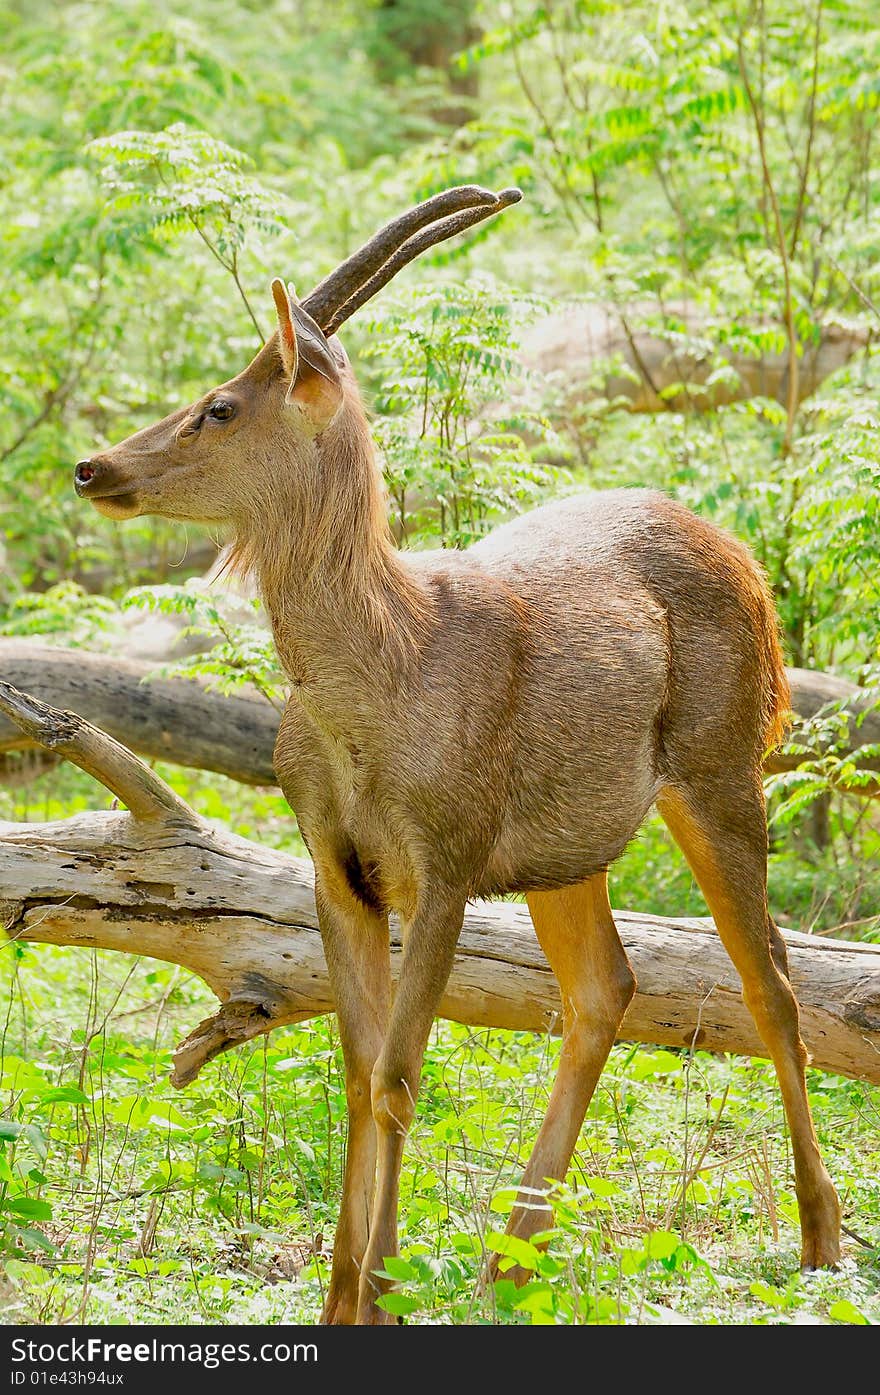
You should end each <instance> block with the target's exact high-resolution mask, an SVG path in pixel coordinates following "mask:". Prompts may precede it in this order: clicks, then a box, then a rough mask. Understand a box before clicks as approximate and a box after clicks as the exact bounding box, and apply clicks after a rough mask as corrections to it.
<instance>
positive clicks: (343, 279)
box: [302, 184, 522, 335]
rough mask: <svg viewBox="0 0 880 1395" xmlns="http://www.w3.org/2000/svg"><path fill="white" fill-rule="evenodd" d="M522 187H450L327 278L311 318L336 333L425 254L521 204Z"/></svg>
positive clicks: (310, 303) (307, 306) (309, 304)
mask: <svg viewBox="0 0 880 1395" xmlns="http://www.w3.org/2000/svg"><path fill="white" fill-rule="evenodd" d="M521 198H522V194H521V192H520V190H519V189H502V191H501V193H500V194H493V193H492V192H491V190H489V189H482V188H480V186H479V185H477V184H463V185H460V186H459V187H457V188H455V189H445V190H444V191H443V193H441V194H434V196H433V197H432V198H430V199H426V200H425V201H424V203H420V204H417V205H416V207H415V208H411V209H409V210H408V212H406V213H402V214H401V215H400V216H399V217H398V218H394V219H392V221H391V222H390V223H386V225H385V227H384V228H380V230H379V231H378V232H377V233H376V234H375V235H374V236H373V237H371V238H370V240H369V242H367V243H365V244H364V246H363V247H361V248H360V249H359V250H358V251H357V252H354V253H353V254H352V255H351V256H350V257H348V258H347V260H346V261H344V262H343V263H342V265H341V266H338V267H337V268H336V270H335V271H332V272H331V273H330V275H329V276H326V277H325V278H324V280H323V281H321V283H320V284H319V285H317V286H316V287H315V289H314V290H313V291H312V292H311V293H310V294H309V295H308V296H306V298H305V300H304V301H303V302H302V305H303V309H304V310H307V311H308V313H309V314H310V315H311V316H312V319H313V320H315V321H316V322H317V324H319V325H320V326H321V328H322V329H323V330H324V333H325V334H328V335H329V334H333V333H335V331H336V330H337V329H338V328H339V326H340V325H341V324H342V323H343V321H345V320H347V319H348V318H349V316H350V315H353V314H354V312H355V310H358V309H359V308H360V307H361V306H362V305H364V304H365V303H366V301H368V300H369V299H370V297H371V296H373V295H375V294H376V292H377V291H378V290H380V289H381V287H382V286H384V285H385V284H386V283H387V282H388V281H390V280H391V278H392V276H394V275H395V274H396V273H397V272H398V271H399V270H400V269H401V267H404V266H406V264H407V262H411V261H412V260H413V258H414V257H417V256H418V255H419V253H420V252H424V251H425V250H426V249H427V248H428V247H432V246H434V244H435V243H437V242H444V241H445V240H446V239H447V238H450V237H454V236H455V234H456V233H459V232H463V231H464V230H465V229H466V228H470V227H473V226H474V224H475V223H479V222H482V221H483V219H484V218H491V217H492V215H493V214H495V213H500V212H501V210H502V209H504V208H509V207H510V205H511V204H514V203H519V201H520V199H521Z"/></svg>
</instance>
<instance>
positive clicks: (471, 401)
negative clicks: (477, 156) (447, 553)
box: [364, 278, 559, 547]
mask: <svg viewBox="0 0 880 1395" xmlns="http://www.w3.org/2000/svg"><path fill="white" fill-rule="evenodd" d="M538 309H539V304H538V302H536V301H535V299H534V298H533V297H532V298H529V297H525V296H514V295H511V294H510V293H509V292H504V291H503V290H502V289H501V288H500V287H498V286H496V285H495V284H493V283H492V282H488V281H486V280H484V279H480V278H472V279H471V280H469V281H468V283H467V284H466V285H463V286H449V285H439V286H430V287H427V288H423V289H421V290H417V291H414V292H412V293H411V294H409V295H406V296H400V297H398V298H397V299H396V301H393V302H392V303H391V305H390V307H389V308H386V307H383V314H382V318H381V319H374V321H373V323H372V324H371V326H370V330H371V338H370V342H369V345H368V346H367V348H366V349H365V351H364V352H365V356H367V357H370V358H376V359H377V360H378V379H379V383H380V384H381V386H380V388H379V390H378V392H377V394H376V399H375V405H376V409H377V411H378V413H379V417H378V419H377V422H376V435H377V438H378V441H379V444H380V446H381V448H382V450H383V453H384V468H385V477H386V480H387V483H388V490H389V493H390V496H391V500H392V514H391V518H392V525H393V526H395V527H396V529H397V530H398V531H399V534H400V536H401V538H402V539H403V540H404V541H406V542H408V543H410V544H412V543H414V542H418V541H420V540H424V539H425V538H430V537H431V536H432V535H433V536H437V535H439V537H440V539H441V541H442V543H443V544H444V546H453V547H466V546H467V545H468V543H470V542H474V541H476V539H477V538H478V537H480V536H481V534H482V533H483V532H485V530H486V529H487V528H488V527H489V526H490V524H491V522H493V521H497V520H498V519H499V518H500V517H503V516H504V515H505V514H509V513H510V512H511V511H514V510H519V509H521V508H523V507H528V506H529V505H531V504H534V503H537V502H540V493H541V491H542V490H546V489H547V488H548V486H550V485H551V484H552V483H553V482H554V481H555V479H557V478H558V473H559V472H558V471H556V470H554V469H553V468H552V467H550V466H548V465H546V464H542V463H540V462H539V461H536V460H535V459H534V458H533V451H532V449H531V448H530V446H529V445H528V444H527V442H526V440H525V439H524V436H525V433H528V434H529V435H530V436H531V437H532V439H533V441H534V440H535V439H537V440H538V441H543V440H545V439H546V436H547V428H548V424H547V422H546V421H545V420H544V419H542V418H541V417H540V416H538V415H537V413H534V412H531V413H530V412H529V411H528V410H526V409H524V410H522V411H520V412H519V413H517V414H515V415H514V414H511V412H510V410H509V398H510V392H511V388H512V386H513V384H514V383H515V382H516V381H517V380H519V379H521V378H522V376H523V370H522V368H521V366H520V363H519V361H518V359H517V357H516V348H517V340H516V337H515V336H516V330H517V325H518V324H522V323H523V321H524V320H525V318H526V317H527V316H532V317H534V315H535V314H536V313H537V311H538Z"/></svg>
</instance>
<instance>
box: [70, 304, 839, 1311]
mask: <svg viewBox="0 0 880 1395" xmlns="http://www.w3.org/2000/svg"><path fill="white" fill-rule="evenodd" d="M279 284H280V283H279ZM276 303H277V304H278V306H279V314H280V315H281V320H282V326H281V327H282V336H281V338H280V339H278V338H277V337H276V338H275V339H274V340H273V341H271V342H270V343H269V344H268V345H267V346H266V347H265V348H264V349H263V351H262V352H261V353H260V354H259V355H258V356H257V358H256V359H255V360H254V362H253V363H252V364H251V365H250V366H249V368H248V369H246V370H245V372H244V373H242V374H241V375H239V377H238V378H236V379H233V380H232V381H231V382H230V383H228V384H225V385H224V386H223V387H222V388H220V389H217V390H216V392H215V393H212V394H208V396H207V397H206V398H205V399H203V401H202V403H200V404H196V406H195V407H194V408H192V409H189V411H188V413H187V412H184V413H176V414H175V415H174V416H173V417H171V418H168V419H167V420H166V421H165V422H163V423H159V425H158V426H156V427H153V428H150V429H149V430H148V431H146V432H141V433H139V434H138V436H135V437H133V438H132V439H131V441H128V442H123V443H122V444H121V445H120V446H117V447H114V448H113V450H110V451H108V452H106V453H105V454H104V455H103V456H98V457H94V458H93V460H92V461H90V462H88V466H89V470H91V471H92V478H91V479H89V480H81V481H80V484H79V487H80V492H82V493H83V494H84V495H85V497H93V498H95V500H96V503H97V505H98V507H101V508H103V509H104V511H105V512H108V513H110V514H111V516H117V517H120V516H121V517H128V516H133V515H134V514H136V513H141V512H159V513H165V514H170V515H171V516H178V517H188V518H208V519H222V520H225V521H228V522H229V523H231V525H232V528H233V531H234V535H235V539H236V555H237V559H238V565H240V566H242V567H246V568H249V569H253V570H254V571H255V572H256V574H257V576H258V577H259V580H260V585H261V588H262V592H263V596H264V598H265V602H266V605H267V608H268V612H269V615H270V617H271V621H272V626H273V631H274V634H275V639H276V643H277V647H278V652H279V655H280V657H281V660H282V663H283V664H284V667H285V669H286V670H287V672H288V674H289V675H290V679H291V683H292V685H293V686H292V694H291V699H290V702H289V704H288V706H287V709H286V711H285V714H284V718H283V720H282V723H281V729H280V732H279V737H278V745H277V749H276V768H277V772H278V776H279V779H280V782H281V785H282V787H283V789H284V791H285V794H286V795H287V797H288V799H289V801H290V803H291V805H292V807H293V808H294V809H295V810H296V813H297V816H298V819H299V824H300V828H301V830H302V834H303V837H304V838H305V840H306V842H307V844H308V847H309V849H310V851H311V854H312V857H313V859H314V863H315V876H316V895H317V901H318V907H319V915H320V920H321V930H322V935H323V939H324V944H325V949H326V954H327V960H328V966H329V969H330V976H331V982H332V985H333V990H334V996H335V999H336V1003H337V1010H338V1014H339V1022H340V1031H341V1035H342V1042H343V1049H344V1053H345V1060H346V1071H347V1091H348V1098H349V1109H350V1120H351V1131H352V1132H351V1145H350V1153H349V1163H348V1166H347V1169H346V1178H345V1189H344V1195H343V1204H342V1214H341V1217H340V1224H339V1230H338V1234H337V1245H336V1251H335V1254H334V1264H333V1276H332V1282H331V1288H330V1293H329V1295H328V1299H327V1303H326V1305H325V1319H326V1320H327V1321H353V1320H355V1318H357V1320H359V1321H364V1322H382V1321H385V1320H387V1315H385V1314H383V1312H382V1310H381V1309H379V1308H378V1307H377V1306H376V1301H375V1300H376V1297H377V1296H378V1294H379V1293H380V1292H381V1291H382V1290H383V1288H385V1287H387V1281H386V1280H381V1279H378V1278H377V1277H375V1272H374V1271H375V1270H377V1269H379V1268H381V1267H382V1260H383V1258H384V1257H385V1256H386V1255H388V1254H393V1253H394V1252H395V1247H396V1209H397V1178H398V1173H399V1167H400V1159H401V1152H402V1146H403V1138H404V1135H405V1133H406V1130H407V1128H408V1126H409V1122H410V1120H411V1118H412V1113H413V1109H414V1105H415V1098H416V1095H417V1093H418V1083H419V1075H420V1070H421V1061H422V1055H423V1052H424V1048H425V1043H426V1040H427V1037H428V1032H429V1029H430V1024H431V1021H432V1018H433V1015H434V1012H435V1010H436V1007H437V1004H438V1002H439V999H440V996H441V994H442V991H443V988H444V985H445V983H446V979H447V976H448V973H449V969H450V966H451V963H452V958H453V955H454V952H455V946H456V942H457V938H458V934H459V931H460V928H461V922H462V916H463V912H464V906H465V903H466V900H467V899H468V898H469V897H472V896H475V895H497V894H501V893H509V892H514V891H519V892H525V893H526V894H527V896H528V899H529V906H530V908H531V910H532V913H533V917H534V919H535V924H536V928H537V930H538V933H539V935H540V937H541V942H542V944H544V945H545V948H546V951H547V954H548V957H549V958H550V960H551V963H552V965H553V967H554V970H555V971H556V972H557V974H558V976H559V978H560V983H561V986H562V990H563V998H564V1002H565V1014H566V1016H565V1046H564V1052H563V1069H562V1072H561V1074H560V1083H559V1084H558V1087H557V1088H556V1089H555V1090H554V1095H553V1101H552V1105H551V1111H550V1113H549V1115H548V1122H547V1124H546V1126H545V1129H544V1130H542V1134H541V1136H540V1137H539V1140H538V1143H537V1144H536V1148H535V1153H534V1155H533V1158H532V1161H531V1163H530V1165H529V1169H528V1172H527V1182H528V1185H529V1186H533V1185H538V1186H540V1185H542V1183H543V1179H544V1178H546V1177H561V1176H563V1175H564V1173H565V1169H566V1167H567V1164H568V1159H569V1157H570V1153H571V1148H572V1147H573V1144H574V1140H575V1138H576V1136H577V1132H578V1129H579V1128H580V1124H581V1122H582V1119H583V1113H584V1110H585V1109H586V1106H587V1103H588V1101H589V1098H590V1095H591V1093H592V1090H593V1087H594V1085H595V1080H596V1078H597V1076H598V1073H599V1070H600V1069H601V1065H602V1062H603V1061H604V1059H605V1055H606V1054H607V1051H608V1048H609V1046H610V1044H611V1042H612V1041H613V1039H614V1036H615V1034H616V1032H617V1031H618V1029H619V1026H620V1020H621V1017H622V1015H623V1012H624V1010H625V1007H626V1003H627V1001H628V998H629V995H630V994H631V992H632V976H631V972H630V970H629V967H628V965H627V964H626V957H625V955H624V953H623V950H622V947H621V946H620V943H619V940H618V938H617V935H616V931H615V930H614V925H613V919H612V917H611V913H610V909H609V908H608V902H607V893H606V892H605V872H606V869H607V868H608V867H609V865H610V864H611V863H613V861H614V860H615V859H616V858H617V857H618V856H619V854H620V853H621V851H622V850H623V848H624V847H625V846H626V843H627V841H628V840H629V839H630V838H632V837H633V835H634V834H635V833H636V831H637V830H638V828H639V826H640V825H641V823H642V820H643V819H644V817H645V815H646V814H647V812H648V811H649V809H650V808H651V806H652V805H653V804H654V803H655V801H657V802H658V803H659V807H660V809H661V811H662V812H663V813H664V816H665V817H667V820H668V821H669V823H670V827H671V828H672V830H673V832H674V833H675V836H676V837H677V838H678V839H679V841H680V842H681V844H682V846H683V847H684V849H685V852H686V854H687V855H688V856H689V857H690V858H691V862H692V866H693V867H694V872H695V875H696V876H697V878H698V880H699V881H700V884H701V886H702V887H703V890H704V892H705V894H706V897H707V900H708V901H709V904H710V905H711V906H712V909H713V912H714V913H715V915H716V918H717V919H718V923H719V929H720V930H721V933H722V935H723V936H724V938H725V943H726V944H727V945H728V947H729V948H730V952H731V954H732V955H733V957H734V960H735V962H736V963H737V966H738V968H739V969H740V973H741V975H742V977H743V982H744V985H745V989H746V996H747V999H748V1001H749V1003H750V1005H751V1006H752V1007H753V1010H754V1012H755V1016H756V1020H757V1021H758V1024H759V1028H760V1029H761V1030H762V1031H763V1034H764V1039H765V1041H766V1042H767V1044H768V1047H769V1049H770V1051H771V1053H772V1055H773V1058H774V1060H775V1061H776V1064H777V1067H778V1069H779V1071H780V1076H781V1078H782V1079H783V1086H784V1097H785V1103H786V1109H787V1112H788V1117H789V1121H790V1125H791V1129H792V1138H793V1145H794V1153H795V1161H796V1174H797V1184H798V1196H799V1198H800V1199H801V1205H802V1217H803V1227H804V1232H803V1233H804V1241H803V1256H804V1261H805V1262H806V1263H811V1264H812V1263H833V1262H834V1261H835V1259H836V1257H837V1239H836V1237H837V1226H838V1211H837V1201H836V1198H835V1195H834V1190H833V1188H832V1186H831V1183H830V1181H829V1180H828V1177H827V1174H826V1173H825V1171H824V1168H823V1167H822V1164H821V1160H820V1159H819V1157H818V1152H817V1150H816V1146H815V1136H814V1135H813V1133H812V1125H811V1123H810V1120H809V1108H808V1105H807V1102H806V1093H805V1088H804V1082H803V1049H802V1046H801V1045H800V1038H799V1034H798V1025H797V1006H796V1004H795V1003H794V999H793V996H792V995H791V990H790V987H789V985H788V983H787V978H786V977H785V973H784V966H781V961H779V956H778V953H777V954H776V957H775V958H774V952H775V949H776V947H777V944H778V941H779V936H778V932H776V930H775V927H774V926H773V925H772V921H770V920H769V916H768V912H767V902H766V851H767V830H766V821H765V816H764V808H763V797H762V794H761V785H760V769H761V758H762V755H763V752H764V749H765V747H766V746H767V744H768V743H770V742H772V741H774V740H776V739H778V736H779V734H780V732H781V730H782V722H783V720H784V713H785V710H786V707H787V703H788V687H787V684H786V681H785V675H784V670H783V667H782V659H781V654H780V648H779V641H778V637H777V627H776V618H775V615H774V611H773V605H772V600H771V598H770V595H769V591H768V589H767V585H766V582H765V580H764V578H763V576H762V575H761V573H760V571H759V569H758V567H757V566H756V564H755V562H754V560H753V559H752V557H751V556H750V554H749V553H748V551H747V549H746V548H745V547H743V546H742V544H741V543H739V542H737V541H736V540H735V539H734V538H732V537H730V536H728V535H727V534H725V533H723V532H722V531H720V530H719V529H718V528H716V527H714V526H713V525H711V524H709V523H707V522H705V521H704V520H701V519H699V518H697V517H695V516H694V515H693V514H691V513H689V512H688V511H687V510H686V509H684V508H682V507H681V506H680V505H678V504H676V503H674V502H673V501H671V500H670V499H668V498H665V497H664V496H663V495H661V494H658V493H654V492H650V491H645V490H614V491H608V492H604V493H596V494H587V495H576V496H573V497H572V498H570V499H565V500H561V501H559V502H556V503H552V504H548V505H546V506H545V507H543V508H541V509H537V510H535V511H534V512H532V513H530V514H526V515H525V516H523V517H522V518H519V519H516V520H515V521H513V522H512V523H508V524H507V525H505V526H504V527H501V528H499V529H497V530H496V531H495V532H494V533H492V534H491V535H490V536H489V537H487V538H486V539H484V540H483V541H481V542H480V543H478V544H477V545H476V546H474V547H472V548H470V549H469V550H468V551H466V552H464V553H455V552H444V551H439V552H425V553H417V554H411V555H407V554H401V553H399V552H396V551H395V549H394V547H393V546H392V543H391V539H390V536H389V532H388V527H387V523H386V520H385V512H384V506H383V497H382V488H381V480H380V475H379V472H378V469H377V466H376V463H375V459H374V455H373V448H372V443H371V440H370V435H369V430H368V426H367V422H366V419H365V416H364V413H363V410H362V408H361V405H360V401H359V398H358V394H357V388H356V385H355V383H354V380H353V377H352V375H351V372H350V369H349V368H348V365H347V362H346V361H345V359H344V355H343V354H342V351H341V349H340V348H339V347H338V345H335V344H334V343H333V342H332V341H331V343H330V344H327V343H326V341H324V342H323V344H322V342H321V341H320V340H318V339H316V338H315V334H314V333H313V328H314V329H316V327H310V323H309V324H306V325H305V329H303V323H302V320H303V317H302V314H301V312H297V311H296V310H295V307H290V306H289V305H288V304H287V302H286V299H285V297H284V295H283V293H279V292H278V291H277V286H276ZM285 307H287V308H285ZM288 316H289V317H290V320H289V322H288V318H287V317H288ZM294 319H296V320H297V323H296V326H295V331H296V332H295V333H294V327H293V321H294ZM303 333H305V334H306V335H307V339H302V340H301V341H300V343H301V346H302V348H303V352H302V353H300V352H299V351H298V348H297V336H298V335H301V334H303ZM317 333H318V334H320V331H317ZM306 343H308V350H309V355H310V357H309V359H308V360H305V357H304V355H305V346H306ZM316 374H317V375H318V377H316V376H315V375H316ZM221 397H222V398H224V399H228V400H230V401H232V402H234V403H235V404H236V412H235V417H234V419H233V420H232V421H231V422H229V423H224V424H218V425H217V426H216V428H215V424H213V423H212V422H211V420H210V418H206V417H205V415H204V414H205V410H206V406H210V404H211V403H212V402H213V401H214V400H215V399H217V398H221ZM182 430H183V438H182V439H181V432H182ZM86 473H88V471H86ZM392 910H394V911H396V912H398V913H399V914H400V916H401V919H402V921H403V924H404V930H405V937H406V948H405V954H404V960H403V965H402V970H401V978H400V983H399V986H398V989H397V993H396V997H395V1000H394V1002H393V1005H392V1004H391V1003H390V987H389V984H390V979H389V968H388V927H387V917H388V913H389V911H392ZM593 1019H595V1020H593ZM374 1169H376V1182H375V1189H374V1182H373V1178H374ZM536 1214H537V1215H538V1217H539V1218H540V1213H535V1212H533V1211H530V1210H529V1208H528V1207H527V1206H525V1204H523V1205H521V1206H520V1207H519V1208H518V1209H517V1211H516V1212H515V1213H514V1217H513V1218H512V1221H511V1226H512V1228H513V1229H514V1230H515V1231H516V1233H518V1234H521V1235H527V1234H530V1233H532V1232H533V1231H534V1229H535V1225H536V1223H537V1222H536V1221H535V1215H536Z"/></svg>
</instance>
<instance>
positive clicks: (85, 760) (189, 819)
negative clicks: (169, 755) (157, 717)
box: [0, 680, 199, 825]
mask: <svg viewBox="0 0 880 1395" xmlns="http://www.w3.org/2000/svg"><path fill="white" fill-rule="evenodd" d="M0 711H2V712H5V713H6V716H7V717H9V718H10V719H11V720H12V721H13V722H14V723H15V725H16V726H17V727H19V728H20V729H21V731H23V732H24V734H25V736H28V737H30V739H31V740H32V741H35V742H37V744H38V745H40V746H44V747H46V749H47V750H49V751H51V752H52V753H53V754H55V755H58V756H63V757H64V758H65V760H69V761H72V762H73V763H74V765H78V766H79V767H80V769H81V770H85V771H86V773H87V774H89V775H92V776H94V778H95V779H96V780H99V781H100V783H101V784H102V785H106V787H107V789H109V790H111V791H112V793H113V794H115V795H116V796H117V798H119V799H121V800H122V802H123V804H125V805H126V806H127V807H128V809H129V810H130V812H131V814H132V816H133V817H134V818H136V819H139V820H160V821H161V822H163V823H167V822H170V821H174V822H176V823H185V824H196V825H197V824H198V823H199V819H198V817H197V815H196V814H194V813H193V811H192V809H190V807H189V805H188V804H186V803H184V801H183V800H182V799H179V798H178V796H177V795H176V794H175V793H174V791H173V790H172V789H171V788H170V786H168V785H166V783H165V781H164V780H160V778H159V776H158V775H156V774H154V773H153V771H152V770H151V769H150V768H149V766H148V765H144V763H143V761H141V760H138V758H137V756H133V755H132V753H131V751H127V750H126V749H125V747H124V746H120V744H119V742H118V741H114V740H113V738H112V737H110V736H107V735H105V733H104V732H103V731H99V730H98V728H97V727H93V726H91V725H90V723H88V722H85V721H83V719H82V717H78V716H77V715H76V713H75V712H61V711H59V709H58V708H57V707H49V706H48V705H47V704H46V703H44V702H40V701H38V699H37V698H33V697H30V695H29V694H27V693H22V692H20V691H19V690H18V688H14V687H13V686H12V684H11V683H5V682H3V681H2V680H0Z"/></svg>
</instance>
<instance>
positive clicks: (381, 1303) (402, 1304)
mask: <svg viewBox="0 0 880 1395" xmlns="http://www.w3.org/2000/svg"><path fill="white" fill-rule="evenodd" d="M418 1306H419V1300H418V1299H417V1298H413V1297H412V1296H411V1294H408V1293H383V1295H382V1297H381V1298H377V1299H376V1307H377V1308H381V1309H382V1310H383V1312H386V1313H393V1314H394V1316H395V1317H408V1316H409V1314H410V1313H414V1312H415V1310H416V1308H418Z"/></svg>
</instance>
